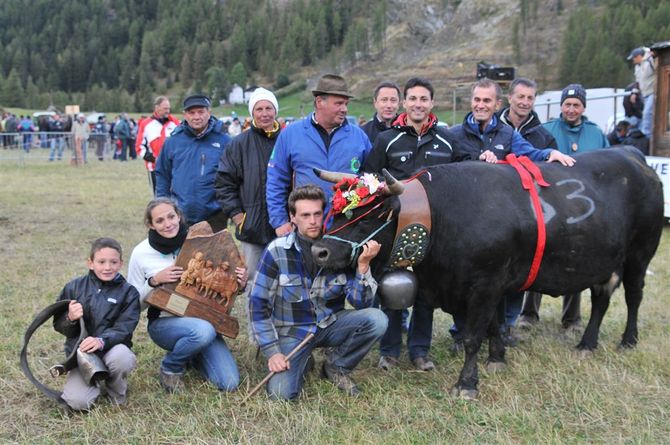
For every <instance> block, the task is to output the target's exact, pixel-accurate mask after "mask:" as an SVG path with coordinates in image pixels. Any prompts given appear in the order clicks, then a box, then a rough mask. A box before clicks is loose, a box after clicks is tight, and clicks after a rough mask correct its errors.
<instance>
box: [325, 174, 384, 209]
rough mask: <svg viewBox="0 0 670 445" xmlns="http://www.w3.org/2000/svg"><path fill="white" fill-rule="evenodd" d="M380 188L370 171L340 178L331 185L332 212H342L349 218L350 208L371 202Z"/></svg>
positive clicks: (379, 183)
mask: <svg viewBox="0 0 670 445" xmlns="http://www.w3.org/2000/svg"><path fill="white" fill-rule="evenodd" d="M380 189H381V182H380V181H379V180H378V179H377V177H376V176H375V175H373V174H371V173H364V174H363V175H361V176H359V177H357V178H342V179H341V180H340V182H338V183H337V184H335V185H334V186H333V190H335V193H334V194H333V213H344V215H345V216H346V217H347V218H349V219H351V216H352V215H353V213H352V210H353V209H355V208H356V207H359V206H361V205H365V204H368V203H369V202H371V201H372V200H373V199H374V198H375V193H377V191H379V190H380Z"/></svg>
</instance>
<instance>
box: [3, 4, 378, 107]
mask: <svg viewBox="0 0 670 445" xmlns="http://www.w3.org/2000/svg"><path fill="white" fill-rule="evenodd" d="M385 3H386V2H385V1H369V0H367V1H366V0H338V1H333V0H324V1H321V0H297V1H260V2H249V1H245V0H225V1H224V0H219V1H212V0H114V1H111V0H68V1H66V2H63V1H55V0H3V1H2V2H0V63H1V68H2V69H1V71H0V74H1V76H2V88H0V104H3V105H5V106H30V107H33V106H38V103H41V102H43V101H44V99H45V97H44V96H45V94H46V93H50V96H49V97H48V98H47V99H50V100H52V101H53V102H55V103H64V102H69V98H68V95H71V94H72V93H86V94H85V95H79V96H81V97H79V99H80V103H82V104H83V106H84V108H91V107H95V106H97V107H98V108H107V109H122V108H126V107H129V106H132V105H133V103H137V104H146V103H147V102H146V100H147V98H148V97H150V96H151V95H152V94H153V93H154V91H156V89H157V88H158V89H165V88H167V89H170V88H172V86H173V85H175V83H178V85H179V86H180V88H182V89H188V88H191V87H192V88H193V89H194V90H207V91H208V92H209V93H210V94H213V95H214V96H220V95H222V93H223V92H224V91H225V90H226V89H227V88H229V86H230V85H232V83H238V84H242V85H243V84H245V83H246V82H247V80H248V73H255V74H256V75H258V76H263V77H264V78H265V79H266V80H268V79H269V80H270V81H271V82H272V83H275V84H276V86H282V85H283V84H286V83H288V79H289V74H290V73H291V72H294V71H295V70H297V69H299V68H300V67H301V66H305V65H309V64H311V63H314V62H315V61H316V60H318V59H321V58H323V57H325V56H326V55H327V54H329V53H330V51H331V49H332V48H333V47H339V46H342V45H344V46H345V47H348V48H350V51H356V50H357V43H356V42H357V41H358V40H359V39H358V35H360V34H361V31H362V33H363V34H364V35H365V34H367V31H366V28H363V27H362V23H363V22H362V21H355V20H354V17H365V16H370V17H372V16H377V17H384V13H383V8H384V6H385ZM374 26H376V28H375V29H377V30H379V29H380V28H379V26H382V24H381V23H377V24H375V25H374ZM366 37H367V36H366ZM370 37H373V36H372V35H371V36H370ZM376 40H381V38H379V37H378V38H377V39H376ZM361 41H365V42H366V43H367V38H364V39H361ZM350 42H353V43H350ZM82 99H83V100H82Z"/></svg>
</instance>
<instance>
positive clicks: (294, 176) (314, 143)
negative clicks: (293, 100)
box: [266, 74, 372, 236]
mask: <svg viewBox="0 0 670 445" xmlns="http://www.w3.org/2000/svg"><path fill="white" fill-rule="evenodd" d="M312 95H313V96H314V111H313V112H311V113H310V114H309V115H308V116H307V117H305V118H304V119H301V120H299V121H298V122H295V123H293V124H291V125H289V126H288V127H286V129H285V130H283V131H282V132H281V134H280V135H279V137H278V138H277V143H276V144H275V148H274V151H273V153H272V156H270V161H269V162H268V174H267V175H268V176H267V185H266V192H267V193H266V195H267V204H268V213H269V215H270V224H271V225H272V227H273V228H274V229H275V233H276V234H277V236H282V235H286V234H287V233H289V232H291V231H292V230H293V227H292V225H291V223H290V222H289V216H288V212H287V210H286V203H287V200H288V195H289V192H290V191H291V190H292V189H294V188H296V187H298V186H302V185H307V184H315V185H317V186H319V187H320V188H321V189H323V191H324V192H325V193H326V197H327V202H328V203H330V198H331V196H332V193H333V192H332V189H331V186H332V184H331V183H329V182H326V181H323V180H322V179H320V178H317V177H316V175H315V174H314V171H313V169H314V168H318V169H321V170H328V171H335V172H342V173H358V172H359V170H360V168H361V165H362V164H363V163H364V162H365V158H366V157H367V155H368V153H369V152H370V149H371V147H372V146H371V144H370V140H369V139H368V137H367V136H366V134H365V133H364V132H363V130H361V129H360V128H359V127H358V126H354V125H349V123H348V122H347V105H348V104H349V99H351V98H352V97H353V95H352V94H351V92H350V91H349V87H348V85H347V82H346V81H345V80H344V79H343V78H342V77H341V76H338V75H336V74H326V75H324V76H322V77H321V78H320V79H319V80H318V82H317V84H316V87H315V88H314V89H313V90H312ZM327 210H328V209H326V211H327Z"/></svg>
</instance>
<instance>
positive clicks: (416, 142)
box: [363, 113, 470, 179]
mask: <svg viewBox="0 0 670 445" xmlns="http://www.w3.org/2000/svg"><path fill="white" fill-rule="evenodd" d="M406 121H407V119H406V113H402V114H401V115H400V116H398V118H397V119H396V121H395V122H394V123H393V127H392V128H391V129H389V130H386V131H384V132H382V133H380V134H379V135H378V136H377V139H376V140H375V143H374V145H373V147H372V151H371V152H370V154H369V155H368V157H367V159H366V161H365V165H363V171H365V172H370V173H381V171H382V168H385V169H387V170H388V171H389V173H391V174H392V175H393V176H394V177H395V178H396V179H407V178H410V177H412V175H414V174H415V173H417V172H419V171H420V170H422V169H424V168H426V167H429V166H431V165H438V164H448V163H450V162H458V161H463V160H466V159H470V154H469V153H468V152H466V151H464V150H462V149H461V148H460V146H459V144H458V142H457V141H455V140H454V138H453V136H451V135H450V134H449V133H448V132H447V129H446V127H440V126H438V125H437V118H436V117H435V115H433V114H431V115H430V120H429V122H428V124H427V125H426V127H427V128H426V129H425V130H424V131H422V132H421V133H422V134H421V135H419V134H417V132H416V130H415V129H414V127H412V126H411V125H408V124H407V123H406Z"/></svg>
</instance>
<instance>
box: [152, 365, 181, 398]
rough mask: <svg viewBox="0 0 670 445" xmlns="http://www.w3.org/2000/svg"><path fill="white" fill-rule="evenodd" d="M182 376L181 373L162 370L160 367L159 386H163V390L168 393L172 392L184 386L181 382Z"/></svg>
mask: <svg viewBox="0 0 670 445" xmlns="http://www.w3.org/2000/svg"><path fill="white" fill-rule="evenodd" d="M182 376H183V375H182V374H174V373H171V372H166V371H163V370H162V369H161V370H160V374H159V376H158V380H160V382H161V386H162V387H163V389H164V390H166V391H167V392H169V393H170V394H174V393H176V392H178V391H179V390H181V389H182V387H183V386H184V384H183V382H182Z"/></svg>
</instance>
